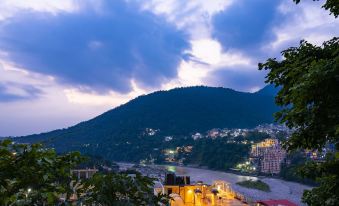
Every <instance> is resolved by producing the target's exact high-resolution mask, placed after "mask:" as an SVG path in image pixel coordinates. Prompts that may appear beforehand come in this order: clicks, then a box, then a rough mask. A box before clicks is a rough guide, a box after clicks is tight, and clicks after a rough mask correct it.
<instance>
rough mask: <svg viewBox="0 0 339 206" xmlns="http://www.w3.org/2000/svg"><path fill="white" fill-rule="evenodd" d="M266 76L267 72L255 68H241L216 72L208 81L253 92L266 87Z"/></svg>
mask: <svg viewBox="0 0 339 206" xmlns="http://www.w3.org/2000/svg"><path fill="white" fill-rule="evenodd" d="M265 76H266V72H265V71H259V70H257V69H256V67H255V66H253V68H252V67H241V66H239V67H237V68H223V69H219V70H216V71H214V72H212V73H211V74H210V75H209V77H208V79H207V81H208V82H210V83H213V84H215V85H217V86H223V87H226V88H232V89H235V90H237V91H252V90H253V89H255V88H262V87H263V86H265V83H264V82H265Z"/></svg>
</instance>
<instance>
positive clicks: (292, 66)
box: [259, 0, 339, 206]
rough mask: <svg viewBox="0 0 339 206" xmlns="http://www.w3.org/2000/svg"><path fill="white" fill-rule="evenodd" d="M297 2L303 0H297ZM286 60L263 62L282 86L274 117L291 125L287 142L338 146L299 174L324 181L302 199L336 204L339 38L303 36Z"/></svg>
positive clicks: (330, 3) (335, 9)
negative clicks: (316, 40)
mask: <svg viewBox="0 0 339 206" xmlns="http://www.w3.org/2000/svg"><path fill="white" fill-rule="evenodd" d="M294 1H295V2H296V3H299V2H300V0H294ZM323 7H324V8H325V9H326V10H330V12H331V13H332V14H333V15H334V16H335V17H337V16H338V15H339V2H338V0H327V1H326V3H325V4H324V6H323ZM282 55H283V57H284V58H283V60H277V59H275V58H270V59H268V60H267V61H266V62H265V63H259V69H260V70H269V73H268V75H267V76H266V83H270V84H274V85H275V86H276V87H280V88H281V89H280V91H279V93H278V94H277V96H276V99H275V100H276V104H277V105H279V106H281V108H282V109H281V111H280V112H278V113H276V114H275V117H276V120H277V121H278V122H280V123H285V124H286V125H287V126H288V127H289V128H293V129H294V132H293V134H292V136H291V137H290V138H289V139H288V140H287V141H286V143H285V147H286V148H287V149H288V150H290V151H293V150H297V149H318V150H321V149H322V148H323V147H324V146H325V145H326V144H334V145H335V148H336V149H335V152H334V153H329V154H328V155H327V158H326V161H325V162H324V163H316V162H309V163H307V164H306V165H305V166H304V167H303V169H302V171H301V174H302V176H303V177H306V178H312V179H314V180H317V182H319V183H320V186H319V187H317V188H314V189H312V190H310V191H305V192H304V195H303V201H304V202H305V203H307V204H309V205H319V206H320V205H328V206H330V205H331V206H332V205H333V206H334V205H337V204H338V202H339V175H338V171H339V153H338V150H339V38H338V37H334V38H333V39H331V40H329V41H326V42H324V43H323V45H322V46H316V45H312V44H310V43H308V42H307V41H301V42H300V45H299V47H291V48H289V49H286V50H284V51H283V52H282Z"/></svg>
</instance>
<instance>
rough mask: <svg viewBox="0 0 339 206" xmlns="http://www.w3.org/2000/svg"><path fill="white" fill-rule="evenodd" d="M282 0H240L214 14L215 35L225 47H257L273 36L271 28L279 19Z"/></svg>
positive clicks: (213, 33)
mask: <svg viewBox="0 0 339 206" xmlns="http://www.w3.org/2000/svg"><path fill="white" fill-rule="evenodd" d="M280 2H281V1H280V0H274V1H267V0H251V1H245V0H239V1H236V2H234V3H233V4H232V5H231V6H230V7H229V8H227V9H226V10H224V11H222V12H219V13H218V14H216V15H215V16H214V17H213V32H212V35H213V37H214V38H216V39H217V40H218V41H220V42H221V43H222V45H223V48H224V49H225V50H227V49H229V48H237V49H252V50H253V49H257V48H258V45H260V44H262V43H263V42H265V41H267V39H269V38H272V37H271V36H270V33H269V32H268V31H269V29H270V28H271V27H272V25H273V24H274V22H276V21H275V20H276V18H277V12H276V11H277V9H278V6H279V4H280Z"/></svg>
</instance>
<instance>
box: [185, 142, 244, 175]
mask: <svg viewBox="0 0 339 206" xmlns="http://www.w3.org/2000/svg"><path fill="white" fill-rule="evenodd" d="M249 148H250V146H249V145H245V144H237V143H228V142H227V138H217V139H214V140H213V139H210V138H208V139H199V140H197V141H194V144H193V151H192V154H191V155H190V156H189V157H187V160H186V161H185V163H188V164H199V165H201V166H207V167H208V168H211V169H218V170H228V169H230V168H231V167H234V166H235V165H236V164H237V163H239V162H242V161H244V160H245V158H246V157H247V156H248V152H249Z"/></svg>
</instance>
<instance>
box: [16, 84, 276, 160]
mask: <svg viewBox="0 0 339 206" xmlns="http://www.w3.org/2000/svg"><path fill="white" fill-rule="evenodd" d="M277 110H278V108H277V107H276V106H275V104H274V98H273V95H271V94H269V93H260V92H257V93H245V92H237V91H234V90H231V89H225V88H212V87H202V86H201V87H188V88H177V89H173V90H169V91H159V92H155V93H152V94H149V95H144V96H140V97H137V98H136V99H134V100H131V101H130V102H128V103H127V104H124V105H121V106H119V107H117V108H115V109H112V110H110V111H108V112H106V113H104V114H102V115H100V116H98V117H96V118H94V119H92V120H89V121H86V122H82V123H80V124H78V125H75V126H73V127H70V128H67V129H62V130H55V131H52V132H48V133H43V134H38V135H30V136H27V137H22V138H17V141H20V142H44V143H45V144H47V145H49V146H51V147H54V148H56V149H57V150H58V151H68V150H82V149H85V150H86V152H89V153H100V154H101V153H103V154H104V155H106V154H107V156H105V157H117V156H119V155H120V156H125V157H126V158H127V157H128V158H129V156H130V155H136V153H134V154H129V151H130V150H131V148H132V147H131V146H132V145H136V146H141V148H142V147H144V145H149V146H150V147H151V148H153V145H155V144H157V143H158V141H157V140H156V141H155V140H154V139H155V137H153V138H152V137H150V138H143V137H142V136H141V134H142V133H143V132H144V131H145V129H146V128H154V129H158V130H159V131H160V132H161V135H162V137H163V136H166V135H175V136H178V137H180V136H185V135H186V136H187V135H189V134H191V133H195V132H205V131H207V130H209V129H212V128H251V127H255V126H257V125H259V124H262V123H270V122H272V121H273V117H272V114H273V113H274V112H275V111H277ZM161 141H162V140H161ZM126 143H130V144H131V146H129V145H128V144H127V145H126ZM84 145H85V146H84ZM86 145H87V146H86ZM145 147H148V146H145ZM136 149H137V150H133V151H138V153H137V155H140V154H143V153H144V151H145V150H141V149H138V148H136ZM122 150H123V151H124V152H123V153H122V154H121V151H122ZM148 151H149V150H148ZM126 158H123V159H124V160H127V159H126Z"/></svg>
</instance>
